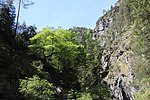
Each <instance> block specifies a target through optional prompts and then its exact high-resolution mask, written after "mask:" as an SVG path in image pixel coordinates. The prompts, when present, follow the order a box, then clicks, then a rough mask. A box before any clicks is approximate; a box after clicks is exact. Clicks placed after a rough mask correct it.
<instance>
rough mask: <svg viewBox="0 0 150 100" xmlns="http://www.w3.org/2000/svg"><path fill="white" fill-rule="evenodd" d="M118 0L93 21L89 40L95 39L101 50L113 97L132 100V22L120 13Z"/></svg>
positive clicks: (115, 99)
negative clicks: (94, 22) (91, 34)
mask: <svg viewBox="0 0 150 100" xmlns="http://www.w3.org/2000/svg"><path fill="white" fill-rule="evenodd" d="M120 6H122V5H121V1H118V2H117V3H116V4H115V6H114V7H113V8H112V9H111V10H109V11H108V12H106V13H105V14H104V16H102V17H100V18H99V19H98V21H97V22H96V28H95V30H94V34H93V40H95V39H99V41H100V45H101V47H102V49H103V55H102V65H103V69H104V70H105V71H107V70H108V71H109V73H108V75H107V77H106V78H105V81H106V82H107V83H108V85H109V87H110V89H111V91H112V94H111V95H112V98H113V100H134V93H135V89H134V87H133V86H132V85H133V80H134V72H133V67H134V52H133V51H132V49H131V48H132V38H133V35H132V31H133V25H132V24H130V25H129V24H128V19H127V18H124V17H122V15H121V11H120V10H121V8H120Z"/></svg>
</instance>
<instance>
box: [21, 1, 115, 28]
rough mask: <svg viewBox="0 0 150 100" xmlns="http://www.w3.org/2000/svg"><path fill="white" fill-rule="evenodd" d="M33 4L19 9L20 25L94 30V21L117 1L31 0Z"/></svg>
mask: <svg viewBox="0 0 150 100" xmlns="http://www.w3.org/2000/svg"><path fill="white" fill-rule="evenodd" d="M32 1H33V2H34V3H35V4H34V5H32V6H30V7H29V8H28V9H23V8H21V13H20V19H19V21H20V23H22V22H23V21H25V22H26V24H27V25H33V24H35V25H36V27H37V28H38V30H41V29H42V28H44V27H48V26H50V27H51V26H52V27H55V28H57V27H58V26H61V27H62V28H65V29H68V28H71V27H73V26H79V27H87V28H94V27H95V24H96V21H97V20H98V18H99V17H100V16H102V15H103V10H104V9H105V10H108V9H109V8H110V6H111V5H114V4H115V3H116V2H117V0H32Z"/></svg>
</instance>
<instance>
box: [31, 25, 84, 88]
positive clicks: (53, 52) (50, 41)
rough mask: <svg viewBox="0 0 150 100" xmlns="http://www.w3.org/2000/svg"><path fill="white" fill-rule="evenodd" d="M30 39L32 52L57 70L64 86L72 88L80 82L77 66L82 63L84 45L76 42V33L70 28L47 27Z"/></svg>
mask: <svg viewBox="0 0 150 100" xmlns="http://www.w3.org/2000/svg"><path fill="white" fill-rule="evenodd" d="M30 40H31V45H29V48H30V50H31V52H32V53H34V54H35V55H36V56H38V57H40V58H42V59H43V60H44V61H45V62H47V63H49V64H50V65H52V67H53V68H55V69H56V70H57V72H58V74H60V76H61V80H59V81H61V84H63V86H66V87H68V88H71V87H74V85H75V84H77V83H78V82H77V79H78V78H77V68H78V66H80V65H81V64H82V59H83V57H82V52H81V51H82V50H83V47H82V45H80V44H78V43H76V37H75V34H73V33H72V32H71V31H68V30H63V29H53V28H45V29H43V30H42V31H40V32H39V33H38V34H37V35H35V36H34V37H32V38H31V39H30ZM72 84H74V85H72ZM76 88H77V87H76Z"/></svg>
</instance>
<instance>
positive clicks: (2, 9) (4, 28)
mask: <svg viewBox="0 0 150 100" xmlns="http://www.w3.org/2000/svg"><path fill="white" fill-rule="evenodd" d="M14 20H15V8H14V6H13V4H12V2H11V3H6V2H2V1H0V35H2V36H3V38H5V40H7V41H8V43H9V44H11V45H12V44H13V42H14V39H15V38H14V37H15V36H14V32H13V30H14Z"/></svg>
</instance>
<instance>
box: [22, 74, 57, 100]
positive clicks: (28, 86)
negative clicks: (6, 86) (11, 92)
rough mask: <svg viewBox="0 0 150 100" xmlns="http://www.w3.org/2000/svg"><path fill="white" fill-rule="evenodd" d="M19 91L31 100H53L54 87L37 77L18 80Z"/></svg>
mask: <svg viewBox="0 0 150 100" xmlns="http://www.w3.org/2000/svg"><path fill="white" fill-rule="evenodd" d="M19 91H20V92H21V93H23V94H24V95H25V96H26V97H27V98H30V99H31V98H32V99H33V100H54V94H55V90H54V86H53V85H52V83H49V82H48V81H47V80H44V79H41V78H40V77H38V76H37V75H34V76H33V78H26V79H20V88H19Z"/></svg>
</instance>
